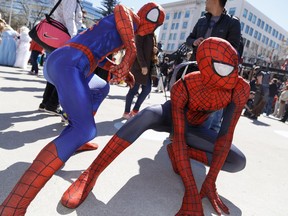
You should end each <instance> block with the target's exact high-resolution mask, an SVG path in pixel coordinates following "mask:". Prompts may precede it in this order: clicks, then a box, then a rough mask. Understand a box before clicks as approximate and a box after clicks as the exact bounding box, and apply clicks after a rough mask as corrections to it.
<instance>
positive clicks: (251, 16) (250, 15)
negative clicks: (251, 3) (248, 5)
mask: <svg viewBox="0 0 288 216" xmlns="http://www.w3.org/2000/svg"><path fill="white" fill-rule="evenodd" d="M252 18H253V13H251V12H250V13H249V16H248V20H249V21H251V20H252Z"/></svg>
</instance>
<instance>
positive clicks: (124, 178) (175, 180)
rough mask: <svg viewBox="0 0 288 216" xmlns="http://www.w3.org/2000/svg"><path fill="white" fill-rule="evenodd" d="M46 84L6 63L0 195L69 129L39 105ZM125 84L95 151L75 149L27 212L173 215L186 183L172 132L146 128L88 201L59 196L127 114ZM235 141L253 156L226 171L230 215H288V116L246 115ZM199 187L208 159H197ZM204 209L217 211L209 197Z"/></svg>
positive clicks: (109, 102)
mask: <svg viewBox="0 0 288 216" xmlns="http://www.w3.org/2000/svg"><path fill="white" fill-rule="evenodd" d="M28 70H29V69H28ZM44 88H45V79H44V78H43V76H40V77H36V76H32V75H28V72H27V71H24V70H22V69H17V68H11V67H3V66H0V203H2V201H3V200H4V199H5V197H6V196H7V195H8V194H9V192H10V191H11V189H12V187H13V186H14V185H15V184H16V182H17V181H18V179H19V178H20V176H21V175H22V174H23V172H24V171H25V170H26V169H27V168H28V166H29V165H30V164H31V162H32V161H33V159H34V158H35V156H36V155H37V154H38V152H39V151H40V150H41V149H42V148H43V147H44V146H45V145H46V144H47V143H48V142H50V141H52V140H53V139H54V138H55V137H56V136H58V135H59V133H60V132H61V131H62V130H63V129H64V126H63V124H61V123H60V117H56V116H51V115H48V114H46V113H44V112H40V111H38V110H37V109H38V106H39V104H40V102H41V100H42V94H43V91H44ZM127 91H128V88H127V87H123V86H117V85H112V86H111V90H110V93H109V96H108V97H107V99H105V101H104V102H103V104H102V105H101V107H100V109H99V111H98V113H97V115H96V117H95V121H96V123H97V129H98V137H96V138H95V139H94V140H93V141H95V142H97V143H99V145H100V147H99V149H98V150H96V151H90V152H83V153H80V154H76V155H73V156H72V157H71V158H70V159H69V160H68V161H67V162H66V164H65V166H64V167H63V168H62V169H61V170H59V171H58V172H57V173H56V174H55V175H54V176H53V177H52V178H51V179H50V181H49V182H48V183H47V184H46V185H45V187H44V188H43V189H42V190H41V191H40V193H39V194H38V195H37V197H36V198H35V199H34V200H33V202H32V203H31V205H30V206H29V208H28V211H27V214H26V215H27V216H39V215H41V216H56V215H67V216H68V215H69V216H74V215H78V216H173V215H175V214H176V213H177V211H178V210H179V208H180V206H181V202H182V197H183V192H184V188H183V184H182V182H181V179H180V177H179V176H178V175H176V174H175V173H174V172H173V169H172V166H171V163H170V161H169V158H168V154H167V151H166V145H167V143H168V140H167V139H166V138H167V137H168V134H167V133H159V132H155V131H151V130H149V131H147V132H145V133H144V134H143V135H142V136H141V137H140V138H139V139H138V140H137V141H136V142H135V143H134V144H133V145H132V146H131V147H130V148H128V149H126V150H125V151H124V152H123V154H121V155H120V156H119V157H118V158H117V159H116V160H115V161H114V162H113V163H112V164H111V165H110V166H109V167H108V168H107V169H106V170H105V171H104V172H103V173H102V174H101V175H100V177H99V178H98V180H97V184H96V186H95V187H94V189H93V191H92V192H91V193H90V195H89V196H88V198H87V199H86V201H85V202H84V203H83V204H82V205H81V206H80V207H78V208H77V209H75V210H71V209H67V208H65V207H63V206H62V205H61V204H60V203H59V200H60V198H61V196H62V194H63V192H64V191H65V190H66V189H67V188H68V187H69V186H70V184H71V182H73V181H74V180H75V179H76V178H77V177H78V176H79V175H80V173H81V172H83V170H85V169H86V168H87V167H88V166H89V165H90V163H91V162H92V161H93V160H94V158H95V157H96V156H97V155H98V154H99V152H100V151H101V150H102V149H103V147H104V146H105V144H106V143H107V142H108V140H109V139H110V138H111V136H112V135H113V134H114V133H115V132H116V131H117V128H119V127H121V125H122V124H123V123H124V122H125V121H124V120H123V119H122V118H121V116H122V114H123V110H124V100H125V95H126V93H127ZM165 100H166V99H165V96H164V94H163V93H151V94H150V98H148V99H146V100H145V102H144V104H143V106H142V108H144V107H146V106H149V105H152V104H156V103H157V104H159V103H163V102H165ZM233 143H234V144H235V145H236V146H237V147H238V148H240V149H241V150H242V151H243V152H244V154H245V155H246V157H247V165H246V168H245V169H244V170H243V171H241V172H239V173H233V174H231V173H227V172H220V175H219V178H218V180H217V189H218V193H219V194H220V196H221V198H222V200H223V201H224V202H225V204H227V206H228V207H229V209H230V215H232V216H240V215H243V216H286V215H288V205H287V202H288V171H287V170H288V122H286V123H285V124H284V123H282V122H279V121H278V120H277V119H275V118H271V117H266V116H260V117H259V119H258V121H253V120H250V119H248V118H245V117H243V116H241V118H240V120H239V123H238V125H237V128H236V131H235V135H234V140H233ZM191 164H192V169H193V172H194V176H195V178H196V181H197V186H198V188H199V189H200V187H201V184H202V182H203V180H204V178H205V175H206V173H207V171H208V170H209V168H208V167H205V166H203V165H202V164H200V163H197V162H195V161H191ZM203 207H204V211H205V216H210V215H215V212H214V210H213V208H212V207H211V205H210V203H209V201H208V200H207V199H203Z"/></svg>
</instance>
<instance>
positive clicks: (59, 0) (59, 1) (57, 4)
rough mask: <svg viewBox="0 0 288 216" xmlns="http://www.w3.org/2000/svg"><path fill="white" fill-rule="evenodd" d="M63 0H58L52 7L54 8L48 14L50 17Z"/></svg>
mask: <svg viewBox="0 0 288 216" xmlns="http://www.w3.org/2000/svg"><path fill="white" fill-rule="evenodd" d="M61 1H62V0H58V2H57V3H56V4H55V6H54V7H53V8H52V10H51V11H50V13H49V14H48V16H49V17H50V16H51V15H52V14H53V13H54V11H55V10H56V8H57V7H58V6H59V5H60V3H61Z"/></svg>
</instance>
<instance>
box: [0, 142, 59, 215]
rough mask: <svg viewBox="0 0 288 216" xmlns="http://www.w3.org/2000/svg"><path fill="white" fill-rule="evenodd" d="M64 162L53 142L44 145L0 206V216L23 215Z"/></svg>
mask: <svg viewBox="0 0 288 216" xmlns="http://www.w3.org/2000/svg"><path fill="white" fill-rule="evenodd" d="M63 164H64V163H63V162H62V161H61V160H60V159H59V158H58V154H57V150H56V146H55V144H54V143H49V144H48V145H46V146H45V147H44V148H43V149H42V150H41V152H40V153H39V154H38V156H37V157H36V158H35V160H34V161H33V163H32V164H31V166H30V167H29V168H28V169H27V170H26V172H25V173H24V174H23V175H22V177H21V179H20V180H19V181H18V183H17V184H16V185H15V187H14V188H13V190H12V191H11V193H10V194H9V195H8V197H7V198H6V199H5V200H4V202H3V203H2V204H1V206H0V215H1V216H21V215H25V213H26V209H27V208H28V206H29V204H30V203H31V201H32V200H33V199H34V198H35V197H36V195H37V194H38V192H39V191H40V190H41V188H42V187H43V186H44V185H45V184H46V182H47V181H48V180H49V179H50V178H51V177H52V176H53V174H54V173H55V172H56V171H57V170H59V169H60V168H61V166H62V165H63Z"/></svg>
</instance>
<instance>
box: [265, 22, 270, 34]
mask: <svg viewBox="0 0 288 216" xmlns="http://www.w3.org/2000/svg"><path fill="white" fill-rule="evenodd" d="M268 28H269V25H268V24H267V23H266V25H265V31H266V32H268Z"/></svg>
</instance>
